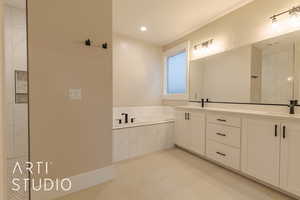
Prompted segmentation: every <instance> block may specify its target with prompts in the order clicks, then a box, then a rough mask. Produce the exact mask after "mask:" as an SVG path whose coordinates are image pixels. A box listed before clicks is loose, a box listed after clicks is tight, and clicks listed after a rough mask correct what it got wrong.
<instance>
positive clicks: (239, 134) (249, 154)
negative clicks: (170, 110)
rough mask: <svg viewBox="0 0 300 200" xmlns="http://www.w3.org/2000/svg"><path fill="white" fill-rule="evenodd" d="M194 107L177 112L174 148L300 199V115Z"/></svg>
mask: <svg viewBox="0 0 300 200" xmlns="http://www.w3.org/2000/svg"><path fill="white" fill-rule="evenodd" d="M198 109H199V110H197V108H195V109H183V108H181V109H178V110H177V112H176V122H175V144H177V145H178V146H180V147H183V148H184V149H187V150H189V151H191V152H195V153H197V154H199V155H202V156H203V157H204V158H207V159H209V160H211V161H214V162H216V163H219V164H222V165H223V166H227V167H229V168H230V169H234V170H235V171H236V172H239V173H240V174H242V175H246V176H247V177H254V178H255V180H259V181H261V182H263V183H266V184H268V185H272V186H274V188H277V189H281V190H282V191H285V192H287V193H290V194H293V195H296V196H298V197H300V117H299V116H290V115H288V114H286V115H283V114H281V115H276V114H274V116H273V115H271V114H266V115H264V114H261V113H259V112H258V113H257V114H254V112H253V111H251V112H249V113H247V111H245V113H244V112H242V111H240V110H238V111H231V110H229V111H227V112H224V111H222V109H221V110H220V111H217V110H216V109H210V108H206V109H203V108H198ZM204 148H205V149H204Z"/></svg>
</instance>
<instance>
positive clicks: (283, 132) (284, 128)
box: [282, 126, 286, 139]
mask: <svg viewBox="0 0 300 200" xmlns="http://www.w3.org/2000/svg"><path fill="white" fill-rule="evenodd" d="M282 129H283V130H282V137H283V139H285V138H286V126H283V128H282Z"/></svg>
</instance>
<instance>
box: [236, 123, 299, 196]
mask: <svg viewBox="0 0 300 200" xmlns="http://www.w3.org/2000/svg"><path fill="white" fill-rule="evenodd" d="M242 138H243V139H242V171H243V172H244V173H246V174H249V175H251V176H253V177H255V178H257V179H259V180H262V181H264V182H266V183H269V184H272V185H274V186H276V187H280V188H282V189H283V190H285V191H288V192H290V193H292V194H296V195H298V196H300V171H299V169H300V156H299V153H300V124H299V123H291V122H287V123H281V122H280V121H276V120H269V119H259V118H256V119H252V118H246V119H244V120H243V137H242Z"/></svg>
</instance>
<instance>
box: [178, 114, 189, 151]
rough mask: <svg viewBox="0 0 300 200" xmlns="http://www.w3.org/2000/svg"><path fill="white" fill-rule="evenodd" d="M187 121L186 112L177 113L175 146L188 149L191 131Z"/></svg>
mask: <svg viewBox="0 0 300 200" xmlns="http://www.w3.org/2000/svg"><path fill="white" fill-rule="evenodd" d="M187 122H188V121H187V119H186V112H184V111H177V112H176V119H175V144H177V145H178V146H180V147H183V148H186V149H188V146H189V139H188V138H189V137H188V134H189V131H188V124H187Z"/></svg>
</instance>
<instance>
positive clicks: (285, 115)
mask: <svg viewBox="0 0 300 200" xmlns="http://www.w3.org/2000/svg"><path fill="white" fill-rule="evenodd" d="M176 109H190V110H199V111H204V112H205V111H208V112H223V113H224V112H225V113H229V114H241V115H257V116H262V117H272V118H277V119H282V120H285V119H297V120H300V114H294V115H291V114H289V113H277V112H268V111H256V110H246V109H235V108H233V109H231V108H214V107H204V108H202V107H200V106H178V107H176Z"/></svg>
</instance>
